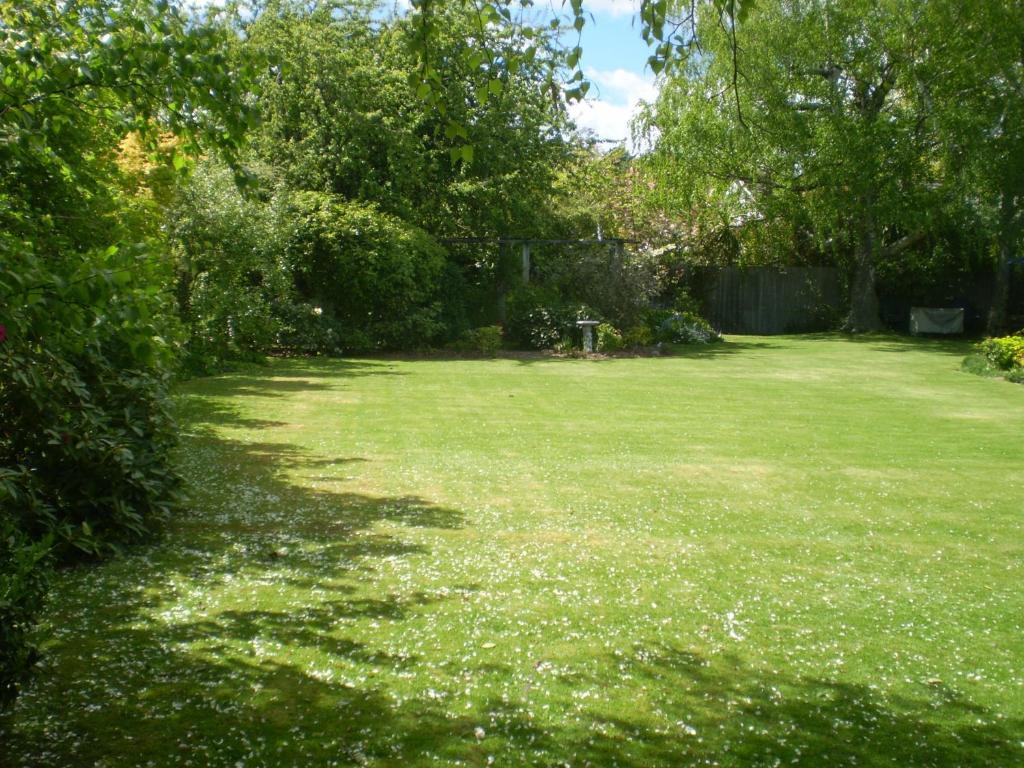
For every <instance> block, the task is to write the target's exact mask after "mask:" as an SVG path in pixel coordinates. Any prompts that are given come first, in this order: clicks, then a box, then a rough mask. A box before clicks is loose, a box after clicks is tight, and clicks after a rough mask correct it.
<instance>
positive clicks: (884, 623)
mask: <svg viewBox="0 0 1024 768" xmlns="http://www.w3.org/2000/svg"><path fill="white" fill-rule="evenodd" d="M966 351H967V346H966V345H964V344H959V343H948V342H934V341H931V342H930V341H911V340H907V339H901V338H896V337H885V338H878V339H873V340H870V341H864V340H848V339H845V338H841V337H799V338H796V337H782V338H753V337H743V338H731V339H729V340H728V342H727V343H725V344H722V345H718V346H715V347H711V348H707V349H705V350H700V351H696V352H689V353H685V354H683V355H681V356H677V357H672V358H646V359H615V360H558V359H541V358H537V359H522V360H519V359H516V360H513V359H500V360H479V361H457V360H456V361H437V360H411V361H392V360H381V359H372V360H344V361H341V360H336V361H328V360H316V361H294V360H288V361H285V360H281V361H275V362H274V363H273V364H272V365H271V366H270V367H268V368H266V369H262V370H259V371H257V372H256V373H247V374H244V375H242V374H237V375H228V376H222V377H218V378H211V379H205V380H201V381H195V382H192V383H190V384H188V385H187V386H185V387H183V388H182V402H183V405H182V412H183V450H182V456H183V460H184V462H185V468H186V473H187V476H188V478H189V480H190V482H191V486H192V491H191V492H192V502H191V509H192V512H191V514H190V515H189V516H187V517H183V518H181V519H179V520H178V521H177V522H176V523H175V524H174V525H173V526H172V527H171V529H170V530H169V531H168V533H167V535H166V536H165V537H164V538H163V539H162V540H161V541H160V542H158V543H157V544H155V545H153V546H151V547H148V548H145V549H141V550H137V551H134V552H133V553H131V554H130V555H129V556H127V557H124V558H121V559H118V560H116V561H112V562H108V563H105V564H103V565H101V566H99V567H89V568H81V569H77V570H74V571H71V572H68V573H66V574H64V575H63V576H62V577H61V580H60V583H59V584H58V585H57V588H56V590H55V593H54V598H53V601H52V611H51V613H50V614H49V617H48V625H47V627H46V632H47V634H48V637H49V641H48V643H47V646H46V658H45V661H44V663H43V665H42V667H41V668H40V670H39V672H40V674H39V675H38V678H37V683H36V684H35V685H34V687H31V688H30V689H29V690H28V691H27V692H26V693H25V695H24V696H23V697H22V699H21V701H20V703H19V704H18V707H17V709H16V711H15V714H14V716H13V717H12V718H11V720H10V722H9V723H8V724H7V726H8V728H9V731H8V733H7V735H6V736H5V738H6V740H7V745H5V746H4V748H3V749H0V763H3V762H4V761H5V760H6V761H7V762H8V763H9V764H10V765H12V766H25V765H31V766H87V765H88V766H92V765H97V766H145V765H154V766H164V765H192V766H197V768H201V767H202V766H229V767H232V768H233V767H234V766H245V767H248V766H329V765H360V764H366V765H372V766H428V765H430V766H434V765H437V766H441V765H465V766H487V765H495V766H513V767H514V766H526V765H530V766H561V765H571V766H574V767H575V766H586V765H592V766H624V767H625V766H629V767H632V768H647V767H648V766H686V765H718V766H755V765H756V766H775V765H784V766H789V765H802V766H839V765H841V766H854V765H856V766H883V765H885V766H890V765H891V766H900V767H901V768H902V767H903V766H975V765H976V766H984V768H996V767H997V766H1007V767H1008V768H1009V767H1010V766H1020V765H1024V440H1022V435H1024V386H1019V385H1014V384H1009V383H1007V382H1004V381H1001V380H992V379H983V378H979V377H975V376H971V375H968V374H965V373H962V372H961V371H960V361H961V359H962V357H963V355H964V354H965V353H966Z"/></svg>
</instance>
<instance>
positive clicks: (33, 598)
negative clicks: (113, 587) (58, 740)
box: [0, 469, 50, 711]
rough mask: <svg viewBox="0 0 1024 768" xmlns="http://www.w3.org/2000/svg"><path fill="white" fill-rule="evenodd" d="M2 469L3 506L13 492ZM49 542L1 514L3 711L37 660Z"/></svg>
mask: <svg viewBox="0 0 1024 768" xmlns="http://www.w3.org/2000/svg"><path fill="white" fill-rule="evenodd" d="M8 475H9V473H8V471H6V470H3V469H0V503H2V500H3V499H5V498H6V497H7V494H8V493H9V492H10V491H11V490H12V488H11V487H10V486H9V485H8V481H9V476H8ZM49 553H50V540H49V539H43V540H41V541H32V540H31V539H29V538H28V537H27V536H25V534H23V533H22V532H21V530H20V528H19V526H18V525H17V524H16V521H15V520H13V519H11V518H9V517H7V515H6V513H0V711H2V710H3V709H4V708H5V707H6V706H7V705H9V704H10V703H11V702H12V701H13V700H14V698H15V697H16V696H17V693H18V686H19V685H20V683H21V682H22V681H23V680H24V679H25V678H26V677H27V676H28V673H29V671H30V670H31V668H32V666H33V664H35V661H36V659H37V658H38V651H37V650H36V648H35V646H34V645H32V643H31V642H30V641H29V634H30V632H31V630H32V627H33V625H34V624H35V620H36V616H38V615H39V612H40V610H41V609H42V604H43V598H44V597H45V595H46V588H47V583H48V581H49V576H50V568H49Z"/></svg>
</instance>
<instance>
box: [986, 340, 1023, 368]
mask: <svg viewBox="0 0 1024 768" xmlns="http://www.w3.org/2000/svg"><path fill="white" fill-rule="evenodd" d="M980 349H981V352H982V354H984V355H985V357H986V358H987V359H988V361H989V363H991V364H992V366H993V367H995V368H998V369H1000V370H1003V371H1008V370H1010V369H1011V368H1021V367H1024V336H1003V337H1001V338H995V339H986V340H985V341H983V342H981V344H980Z"/></svg>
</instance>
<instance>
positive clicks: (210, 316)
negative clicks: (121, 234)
mask: <svg viewBox="0 0 1024 768" xmlns="http://www.w3.org/2000/svg"><path fill="white" fill-rule="evenodd" d="M280 208H281V207H280V206H279V205H276V204H275V202H274V201H266V200H261V199H258V198H256V197H254V196H251V195H250V196H246V195H243V194H242V193H241V192H240V191H239V189H238V187H237V185H236V183H235V179H234V176H233V174H232V173H231V172H230V171H229V170H228V169H227V168H224V167H223V166H221V165H219V164H217V163H214V162H206V163H202V164H200V166H199V167H198V168H197V169H196V172H195V173H194V174H193V176H192V177H191V178H190V179H189V181H188V183H187V184H186V185H184V186H183V188H182V190H181V193H180V195H179V196H178V199H177V202H176V204H175V207H174V209H173V211H172V214H171V227H170V234H171V243H172V246H173V247H172V252H173V255H174V257H175V262H176V271H177V283H178V290H177V293H178V303H179V311H180V314H181V317H182V319H183V320H184V321H185V324H186V326H187V328H188V339H187V342H186V358H185V364H186V368H187V369H189V370H190V371H192V372H195V373H206V372H209V371H211V370H214V369H216V368H217V367H218V366H219V363H220V361H223V360H232V359H242V360H253V359H257V358H259V357H261V356H262V355H264V354H266V353H267V352H268V351H270V350H271V349H272V348H274V347H276V346H278V345H279V343H280V337H281V335H282V333H284V332H285V328H286V324H287V321H288V318H289V314H288V309H289V306H290V305H291V304H292V303H293V298H292V295H293V289H292V278H291V274H290V271H289V269H288V266H287V264H286V263H285V262H284V260H283V259H282V258H281V252H282V250H283V242H284V237H285V235H286V233H287V222H285V221H282V216H281V210H280Z"/></svg>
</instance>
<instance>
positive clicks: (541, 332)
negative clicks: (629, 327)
mask: <svg viewBox="0 0 1024 768" xmlns="http://www.w3.org/2000/svg"><path fill="white" fill-rule="evenodd" d="M507 313H508V331H509V337H510V338H511V339H512V341H513V342H514V343H516V344H518V345H520V346H522V347H526V348H528V349H555V348H556V347H566V348H572V347H579V346H580V344H581V340H582V335H581V332H580V329H579V328H578V327H577V325H576V321H577V320H600V319H601V315H600V314H599V313H598V312H596V311H595V310H594V309H593V308H592V307H589V306H587V305H586V304H581V303H579V302H571V301H567V300H565V299H562V298H561V297H560V296H559V294H558V292H557V291H556V290H554V289H553V288H550V287H544V286H536V285H524V286H521V287H519V288H518V289H516V290H515V291H514V292H513V293H512V294H510V295H509V297H508V302H507Z"/></svg>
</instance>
